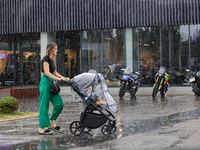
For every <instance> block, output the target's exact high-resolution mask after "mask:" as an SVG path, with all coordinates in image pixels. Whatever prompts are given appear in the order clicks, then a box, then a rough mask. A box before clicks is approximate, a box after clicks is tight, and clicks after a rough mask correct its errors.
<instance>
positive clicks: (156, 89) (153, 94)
mask: <svg viewBox="0 0 200 150" xmlns="http://www.w3.org/2000/svg"><path fill="white" fill-rule="evenodd" d="M158 87H159V85H158V83H156V85H155V87H154V88H153V93H152V97H153V98H155V97H156V95H157V92H158Z"/></svg>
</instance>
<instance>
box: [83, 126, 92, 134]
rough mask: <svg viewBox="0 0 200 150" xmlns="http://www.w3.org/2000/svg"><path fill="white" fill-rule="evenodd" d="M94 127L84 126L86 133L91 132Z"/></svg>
mask: <svg viewBox="0 0 200 150" xmlns="http://www.w3.org/2000/svg"><path fill="white" fill-rule="evenodd" d="M91 130H92V129H91V128H88V127H84V129H83V131H84V132H85V133H89V132H90V131H91Z"/></svg>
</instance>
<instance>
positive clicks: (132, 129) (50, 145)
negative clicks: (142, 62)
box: [0, 109, 200, 150]
mask: <svg viewBox="0 0 200 150" xmlns="http://www.w3.org/2000/svg"><path fill="white" fill-rule="evenodd" d="M199 116H200V109H195V110H192V111H187V112H182V113H176V114H173V115H168V116H161V117H157V118H153V119H145V120H134V121H132V122H129V123H124V122H118V123H117V124H118V126H117V131H116V132H115V134H112V135H108V136H104V135H103V134H101V131H100V130H101V128H98V129H94V130H92V131H91V134H88V133H85V134H82V135H80V136H72V135H71V134H70V133H66V134H62V135H52V136H40V141H31V142H27V143H23V144H16V145H11V146H9V147H8V145H7V147H6V146H5V147H6V148H5V149H6V150H12V149H39V150H45V149H59V150H65V149H67V148H72V147H85V146H91V145H94V144H97V143H102V142H104V141H108V140H112V139H115V138H121V137H125V136H128V135H133V134H140V133H144V132H149V131H152V130H155V129H157V128H159V127H162V126H169V127H170V126H173V124H176V123H179V122H183V121H186V120H192V119H197V118H198V117H199ZM0 149H1V147H0Z"/></svg>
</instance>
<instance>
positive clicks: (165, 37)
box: [161, 26, 189, 85]
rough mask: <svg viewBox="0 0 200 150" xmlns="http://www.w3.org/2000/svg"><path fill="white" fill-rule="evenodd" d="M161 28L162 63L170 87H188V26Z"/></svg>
mask: <svg viewBox="0 0 200 150" xmlns="http://www.w3.org/2000/svg"><path fill="white" fill-rule="evenodd" d="M161 28H162V62H163V65H164V66H165V67H166V68H167V73H168V74H169V76H170V79H169V83H170V85H188V84H189V82H188V80H189V78H188V72H186V69H189V44H188V43H189V40H188V26H166V27H161Z"/></svg>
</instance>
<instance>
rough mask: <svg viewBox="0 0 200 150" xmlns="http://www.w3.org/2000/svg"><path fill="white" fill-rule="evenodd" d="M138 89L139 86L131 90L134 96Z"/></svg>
mask: <svg viewBox="0 0 200 150" xmlns="http://www.w3.org/2000/svg"><path fill="white" fill-rule="evenodd" d="M137 90H138V87H136V88H135V89H133V90H131V91H130V95H131V97H134V96H135V94H136V92H137Z"/></svg>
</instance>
